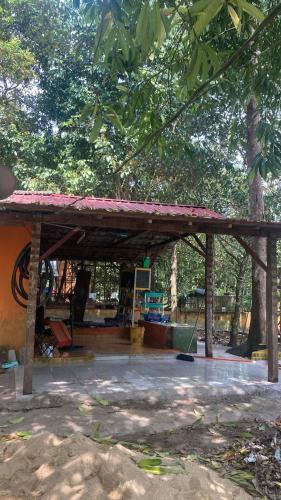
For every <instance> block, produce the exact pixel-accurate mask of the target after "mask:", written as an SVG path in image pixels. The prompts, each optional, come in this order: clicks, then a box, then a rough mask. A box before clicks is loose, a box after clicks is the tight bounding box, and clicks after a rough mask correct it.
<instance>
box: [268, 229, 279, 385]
mask: <svg viewBox="0 0 281 500" xmlns="http://www.w3.org/2000/svg"><path fill="white" fill-rule="evenodd" d="M276 247H277V240H276V238H273V237H271V236H268V238H267V275H266V324H267V347H268V381H269V382H278V326H277V257H276Z"/></svg>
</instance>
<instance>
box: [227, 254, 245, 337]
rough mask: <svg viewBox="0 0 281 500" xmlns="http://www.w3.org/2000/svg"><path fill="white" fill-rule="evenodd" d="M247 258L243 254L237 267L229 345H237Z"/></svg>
mask: <svg viewBox="0 0 281 500" xmlns="http://www.w3.org/2000/svg"><path fill="white" fill-rule="evenodd" d="M247 260H248V256H247V255H246V256H244V257H243V258H242V259H241V261H240V264H239V268H238V274H237V280H236V288H235V306H234V313H233V318H232V322H231V330H230V341H229V345H230V346H231V347H236V346H237V337H238V332H239V327H240V315H241V305H242V304H241V303H242V296H243V290H244V277H245V272H246V263H247Z"/></svg>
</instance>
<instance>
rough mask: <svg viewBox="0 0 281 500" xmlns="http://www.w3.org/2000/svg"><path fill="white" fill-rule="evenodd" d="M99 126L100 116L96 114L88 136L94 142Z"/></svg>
mask: <svg viewBox="0 0 281 500" xmlns="http://www.w3.org/2000/svg"><path fill="white" fill-rule="evenodd" d="M101 126H102V116H101V115H98V116H97V117H96V119H95V124H94V127H93V129H92V131H91V133H90V136H89V141H90V142H95V141H96V140H97V138H98V136H99V133H100V129H101Z"/></svg>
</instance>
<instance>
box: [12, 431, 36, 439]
mask: <svg viewBox="0 0 281 500" xmlns="http://www.w3.org/2000/svg"><path fill="white" fill-rule="evenodd" d="M16 435H17V436H18V437H20V438H21V439H25V440H26V439H30V438H31V436H32V434H31V432H29V431H18V432H16Z"/></svg>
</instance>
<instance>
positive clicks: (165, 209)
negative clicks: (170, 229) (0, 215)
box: [0, 191, 224, 219]
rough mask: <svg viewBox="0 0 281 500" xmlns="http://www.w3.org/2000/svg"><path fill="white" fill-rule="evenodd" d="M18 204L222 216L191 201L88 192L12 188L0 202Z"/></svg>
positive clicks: (190, 215) (165, 214)
mask: <svg viewBox="0 0 281 500" xmlns="http://www.w3.org/2000/svg"><path fill="white" fill-rule="evenodd" d="M1 205H4V206H7V205H8V206H10V207H11V208H12V206H21V207H22V209H24V207H25V206H26V207H28V208H29V210H30V209H31V208H33V207H34V210H36V208H40V207H42V208H43V207H44V209H46V208H48V207H49V208H52V207H53V208H56V209H67V208H71V209H72V210H85V211H92V210H93V211H98V212H118V213H122V212H123V213H124V212H127V213H128V212H129V213H132V214H133V213H135V214H136V213H142V214H149V215H163V216H186V217H206V218H208V219H210V218H212V219H222V218H224V217H223V216H222V215H220V214H218V213H216V212H214V211H213V210H210V209H208V208H205V207H196V206H191V205H170V204H167V203H152V202H148V201H131V200H117V199H108V198H92V197H88V196H83V197H82V196H72V195H65V194H53V193H46V192H29V191H15V192H14V193H13V194H12V196H10V197H9V198H7V199H6V200H2V201H1V202H0V206H1Z"/></svg>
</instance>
